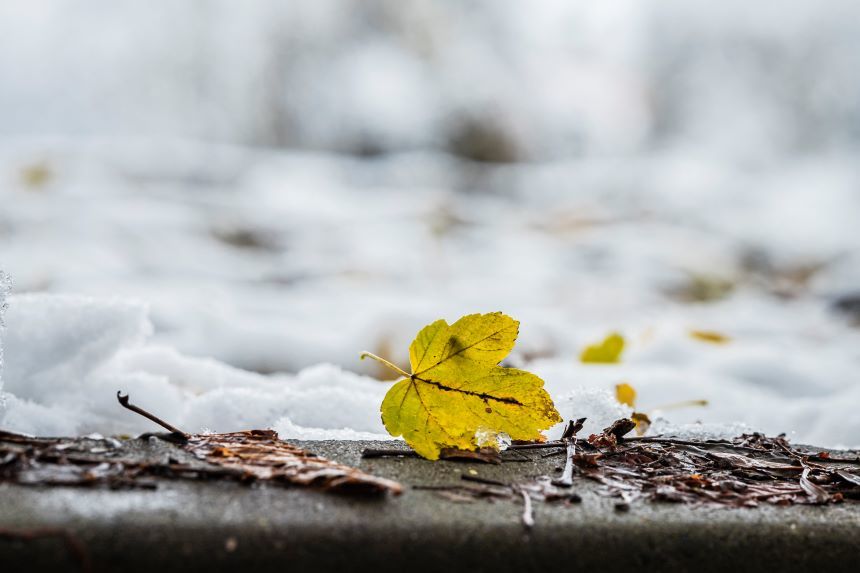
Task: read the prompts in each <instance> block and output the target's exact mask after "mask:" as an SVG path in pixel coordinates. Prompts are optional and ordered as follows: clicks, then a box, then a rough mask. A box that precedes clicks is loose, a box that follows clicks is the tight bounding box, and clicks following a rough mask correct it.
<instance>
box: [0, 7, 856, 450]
mask: <svg viewBox="0 0 860 573" xmlns="http://www.w3.org/2000/svg"><path fill="white" fill-rule="evenodd" d="M155 3H156V5H157V6H158V8H157V9H149V7H148V8H147V9H146V10H141V9H140V8H139V7H137V6H136V5H135V3H133V2H115V3H110V7H109V8H106V7H105V6H102V5H101V4H103V3H97V4H98V6H96V5H95V4H94V5H91V6H89V7H86V8H80V7H78V8H75V9H74V10H71V9H68V8H62V7H58V6H54V5H53V4H49V3H43V2H38V1H34V2H26V3H24V2H19V3H7V4H3V5H2V6H0V36H2V37H3V38H4V45H5V46H6V49H5V50H3V52H2V53H0V86H2V88H0V269H2V270H3V271H5V272H6V273H7V275H8V276H11V277H12V278H14V283H15V288H14V292H15V294H14V296H12V297H10V298H9V299H8V300H7V301H6V302H8V304H9V308H8V311H7V316H6V318H5V323H6V330H5V333H4V342H3V346H4V358H5V363H4V365H3V369H4V372H3V374H2V387H0V391H2V395H0V396H2V401H0V425H2V427H3V428H5V429H10V430H16V431H22V432H28V433H34V434H87V433H90V432H99V433H102V434H105V435H108V434H112V433H135V432H140V431H145V430H151V429H153V428H152V426H151V424H149V423H148V422H147V421H145V420H143V419H142V418H139V417H137V416H134V415H133V414H131V413H130V412H127V411H125V410H123V409H121V408H119V406H118V405H117V404H116V399H115V393H116V391H117V390H123V391H128V392H130V393H131V395H132V398H133V401H134V402H135V403H140V404H141V405H142V406H144V407H147V408H149V409H152V410H153V411H156V412H158V413H159V415H161V416H162V417H164V418H165V419H167V420H170V421H171V422H173V423H174V424H176V425H178V426H180V427H183V428H185V429H187V430H188V431H198V430H202V429H210V430H219V431H220V430H237V429H243V428H248V427H274V428H276V429H278V430H279V431H281V432H283V433H285V434H287V435H288V436H293V437H303V438H313V439H316V438H325V437H369V436H376V437H384V435H385V432H384V429H383V428H382V427H381V424H380V421H379V416H378V407H379V403H380V401H381V398H382V396H383V395H384V393H385V390H386V389H387V384H388V383H389V382H380V381H377V380H376V378H382V377H386V376H388V373H386V372H384V371H382V370H380V369H378V368H377V366H376V365H375V364H371V363H369V362H360V361H359V360H358V355H359V353H360V352H361V351H362V350H369V351H372V352H375V353H377V354H383V355H385V356H386V357H388V358H390V359H392V360H394V361H396V362H398V363H400V364H403V363H404V362H405V361H406V357H407V354H406V350H407V348H408V344H409V342H410V341H411V340H412V337H413V336H414V335H415V333H416V332H417V331H418V330H419V329H420V328H421V327H422V326H423V325H425V324H427V323H429V322H431V321H433V320H435V319H437V318H440V317H444V318H446V319H448V320H451V321H452V320H456V319H457V318H458V317H459V316H461V315H463V314H467V313H473V312H487V311H496V310H501V311H504V312H506V313H508V314H510V315H512V316H514V317H515V318H517V319H519V320H520V321H521V322H522V327H521V335H520V337H519V339H518V342H517V347H516V349H515V351H514V353H513V354H512V356H511V357H510V359H509V364H511V365H516V366H522V367H524V368H528V369H530V370H533V371H535V372H536V373H538V374H539V375H540V376H542V377H543V378H544V379H545V380H546V383H547V388H548V389H549V391H550V392H551V394H552V396H553V398H554V399H555V400H556V402H557V404H558V406H559V409H560V410H561V413H562V415H563V416H564V417H565V418H569V417H573V416H576V417H579V416H588V417H589V418H590V422H589V424H590V425H589V426H588V428H587V429H586V431H594V430H596V429H600V426H601V425H602V424H606V423H609V422H611V421H612V418H613V417H615V416H618V415H621V414H624V413H626V412H627V411H626V410H624V408H623V407H621V406H619V405H617V404H616V403H615V401H614V399H613V398H612V395H611V391H612V389H613V387H614V385H615V384H618V383H620V382H628V383H630V384H631V385H633V386H634V387H635V388H636V389H637V391H638V393H639V404H638V407H639V408H640V409H643V410H646V411H649V412H652V413H654V414H655V418H657V417H658V416H657V414H658V412H656V411H655V410H661V411H662V413H659V420H658V419H655V424H654V429H653V431H670V430H671V429H673V428H674V429H677V431H685V432H696V431H702V432H712V433H717V434H719V433H720V432H721V431H722V430H720V428H723V429H724V430H726V431H729V430H732V431H733V430H734V429H737V428H748V429H754V430H762V431H767V432H769V433H780V432H787V433H788V434H789V436H790V437H791V438H792V439H795V440H799V441H806V442H814V443H817V444H821V445H829V446H836V445H845V446H850V445H860V417H858V416H856V415H855V413H854V411H853V410H852V405H856V404H858V403H860V384H858V381H857V374H856V373H857V372H858V371H860V369H858V367H860V330H858V329H857V328H856V327H852V326H851V325H850V323H849V321H848V320H846V317H844V316H841V315H839V314H838V313H837V312H835V311H834V310H833V307H834V304H833V303H834V301H835V300H837V298H838V297H841V296H845V295H852V294H857V293H858V292H860V233H858V232H857V229H856V227H857V220H858V215H860V193H858V191H857V190H858V189H860V164H858V162H857V160H856V158H857V151H858V147H860V137H858V132H857V129H856V126H857V125H858V122H860V107H858V106H857V102H858V101H860V82H858V79H857V78H858V75H857V74H856V73H854V70H855V69H857V64H858V56H857V54H860V49H858V48H860V45H858V44H860V35H857V34H856V33H855V30H854V28H855V26H852V25H851V23H853V22H856V21H857V17H858V16H860V7H858V6H860V5H858V4H857V3H856V2H851V1H850V0H830V1H829V2H828V3H827V5H828V8H827V9H822V7H821V4H820V2H817V1H813V0H802V1H800V2H796V3H793V5H792V10H785V9H784V7H783V6H782V5H781V4H780V3H777V2H762V3H758V4H756V5H755V6H750V4H749V2H742V1H741V0H731V1H729V2H722V3H719V4H714V3H709V2H705V1H704V0H685V1H683V2H681V1H672V2H668V3H666V2H653V1H633V0H623V1H619V2H608V3H594V2H580V3H577V2H559V1H557V0H544V1H540V2H530V3H527V4H525V3H519V2H476V3H466V4H445V5H439V4H438V3H417V4H414V5H413V4H411V3H410V5H409V6H408V7H407V5H406V4H403V3H396V2H394V3H391V2H388V3H374V2H372V3H368V5H365V3H351V2H344V1H342V0H326V1H320V2H308V3H288V4H285V3H282V2H274V1H266V0H258V1H255V2H251V3H247V4H246V5H243V7H242V8H241V9H240V8H238V7H237V6H238V5H237V4H236V3H234V2H226V1H213V2H211V3H206V4H205V6H206V7H205V8H204V7H203V6H204V5H203V4H200V5H197V4H194V5H187V6H185V5H180V4H177V3H175V2H168V1H166V0H161V1H158V0H156V2H155ZM70 86H74V87H73V88H71V87H70ZM56 94H64V96H63V97H60V98H58V97H57V96H56ZM464 126H473V127H474V126H477V127H478V128H480V129H478V132H479V134H480V133H481V129H485V130H489V132H490V135H491V137H490V139H491V140H492V141H493V142H494V144H495V145H496V146H497V147H499V148H501V150H502V151H503V152H504V153H509V154H512V155H513V157H514V158H515V159H516V160H517V161H515V162H509V163H495V164H488V163H475V162H472V161H469V160H468V159H466V158H464V154H465V155H466V156H468V153H467V152H464V151H463V149H462V147H458V145H456V144H455V142H456V141H457V140H458V137H460V136H462V135H463V133H461V131H462V130H463V128H464ZM473 135H474V134H473ZM473 151H474V150H473ZM496 151H497V152H498V150H496ZM504 153H503V154H504ZM5 284H6V282H5V280H0V305H2V301H3V300H4V294H5V293H4V290H5V289H4V288H3V286H2V285H5ZM693 329H696V330H710V331H715V332H719V333H722V334H724V335H726V336H728V337H729V338H730V341H729V342H728V343H726V344H722V345H715V344H708V343H706V342H703V341H700V340H696V339H694V338H692V337H691V336H690V334H689V333H690V331H691V330H693ZM613 331H619V332H622V333H623V334H624V336H625V337H626V339H627V341H628V347H627V350H626V351H625V353H624V356H623V360H622V362H621V363H620V364H618V365H584V364H580V363H579V362H578V361H577V357H578V356H579V353H580V351H581V350H582V348H583V347H584V346H585V345H587V344H590V343H593V342H595V341H597V340H600V339H602V338H603V337H604V336H605V335H606V334H608V333H609V332H613ZM696 399H706V400H708V402H709V405H708V406H707V407H704V408H701V407H699V408H683V409H665V408H663V407H664V406H665V405H667V404H672V403H675V402H679V401H684V400H696ZM660 428H663V429H662V430H661V429H660ZM559 431H560V430H559V428H555V429H554V430H553V431H552V432H551V433H550V435H553V436H554V435H558V432H559ZM672 431H675V430H672Z"/></svg>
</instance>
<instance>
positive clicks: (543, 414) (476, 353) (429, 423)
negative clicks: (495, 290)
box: [362, 312, 561, 460]
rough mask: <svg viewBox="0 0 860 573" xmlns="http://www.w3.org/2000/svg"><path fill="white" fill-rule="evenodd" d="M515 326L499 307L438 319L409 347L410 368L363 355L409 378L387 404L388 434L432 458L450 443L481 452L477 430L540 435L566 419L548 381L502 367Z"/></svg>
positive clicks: (529, 437)
mask: <svg viewBox="0 0 860 573" xmlns="http://www.w3.org/2000/svg"><path fill="white" fill-rule="evenodd" d="M518 331H519V322H517V321H516V320H514V319H512V318H511V317H509V316H507V315H505V314H502V313H501V312H494V313H489V314H471V315H467V316H464V317H462V318H461V319H460V320H458V321H457V322H455V323H454V324H451V325H449V324H448V323H447V322H445V321H444V320H437V321H436V322H433V323H432V324H429V325H427V326H425V327H424V328H423V329H421V331H420V332H419V333H418V336H417V337H416V338H415V340H414V341H413V342H412V344H411V345H410V347H409V362H410V365H411V368H412V372H411V373H407V372H405V371H403V370H401V369H400V368H398V367H397V366H395V365H393V364H391V363H389V362H388V361H386V360H384V359H381V358H379V357H378V356H375V355H373V354H371V353H368V352H365V353H363V354H362V358H364V357H371V358H374V359H375V360H377V361H379V362H382V363H383V364H386V365H387V366H388V367H389V368H391V369H393V370H396V371H398V372H399V373H400V374H401V375H402V376H403V377H404V378H403V379H402V380H400V381H399V382H397V383H395V384H394V386H392V387H391V389H390V390H389V391H388V393H387V394H386V395H385V398H384V399H383V401H382V407H381V412H382V422H383V424H385V428H386V429H387V430H388V432H389V433H390V434H391V435H392V436H403V439H404V440H406V443H407V444H409V445H410V446H411V447H412V448H413V449H414V450H415V451H416V452H417V453H418V454H420V455H421V456H423V457H425V458H427V459H431V460H436V459H438V458H439V455H440V452H441V451H442V450H443V449H445V448H456V449H460V450H476V449H477V448H478V443H477V438H476V433H478V432H484V433H485V432H487V431H491V432H504V433H506V434H508V435H509V436H510V437H511V439H513V440H530V441H534V440H542V439H543V435H542V434H541V431H542V430H546V429H548V428H550V427H551V426H553V425H554V424H556V423H558V422H561V416H559V414H558V412H557V411H556V409H555V405H554V404H553V403H552V399H551V398H550V397H549V394H547V392H546V390H544V389H543V380H541V379H540V378H538V377H537V376H535V375H534V374H532V373H530V372H526V371H524V370H518V369H516V368H503V367H500V366H498V364H499V362H501V361H502V359H504V358H505V357H506V356H507V355H508V354H509V353H510V351H511V349H512V348H513V346H514V342H515V341H516V338H517V334H518Z"/></svg>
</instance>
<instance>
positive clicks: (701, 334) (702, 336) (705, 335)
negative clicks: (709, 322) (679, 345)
mask: <svg viewBox="0 0 860 573" xmlns="http://www.w3.org/2000/svg"><path fill="white" fill-rule="evenodd" d="M690 337H691V338H695V339H696V340H701V341H702V342H710V343H711V344H728V343H729V342H731V341H732V339H731V338H729V337H728V336H726V335H725V334H722V333H719V332H715V331H713V330H691V331H690Z"/></svg>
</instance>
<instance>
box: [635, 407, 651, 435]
mask: <svg viewBox="0 0 860 573" xmlns="http://www.w3.org/2000/svg"><path fill="white" fill-rule="evenodd" d="M630 419H631V420H633V421H634V422H636V428H635V429H636V435H637V436H644V435H645V432H647V431H648V428H650V427H651V418H650V417H648V414H645V413H644V412H633V413H632V414H630Z"/></svg>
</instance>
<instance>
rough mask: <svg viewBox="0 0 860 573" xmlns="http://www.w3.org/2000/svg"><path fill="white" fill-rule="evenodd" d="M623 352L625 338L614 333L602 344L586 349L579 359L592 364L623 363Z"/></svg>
mask: <svg viewBox="0 0 860 573" xmlns="http://www.w3.org/2000/svg"><path fill="white" fill-rule="evenodd" d="M623 351H624V337H623V336H621V335H620V334H618V333H617V332H613V333H612V334H610V335H609V336H607V337H606V338H605V339H603V341H602V342H599V343H597V344H592V345H591V346H588V347H586V348H585V350H583V351H582V354H581V355H580V356H579V359H580V360H581V361H582V362H585V363H591V364H614V363H617V362H620V361H621V353H622V352H623Z"/></svg>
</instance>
